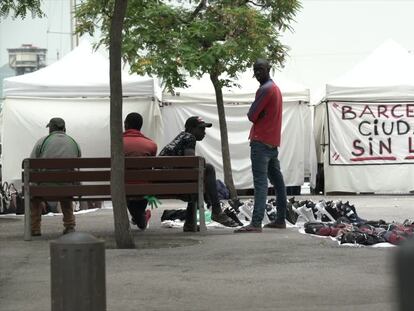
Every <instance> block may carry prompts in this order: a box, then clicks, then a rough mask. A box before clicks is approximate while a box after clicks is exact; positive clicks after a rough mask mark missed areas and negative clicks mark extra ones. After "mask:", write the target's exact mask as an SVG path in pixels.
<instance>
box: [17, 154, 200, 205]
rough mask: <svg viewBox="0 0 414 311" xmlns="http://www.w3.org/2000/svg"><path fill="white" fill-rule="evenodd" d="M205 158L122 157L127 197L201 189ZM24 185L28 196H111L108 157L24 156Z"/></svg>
mask: <svg viewBox="0 0 414 311" xmlns="http://www.w3.org/2000/svg"><path fill="white" fill-rule="evenodd" d="M204 165H205V162H204V159H203V158H202V157H194V156H184V157H183V156H180V157H128V158H125V191H126V194H127V196H129V197H134V196H136V197H139V196H144V195H157V196H159V197H160V198H162V197H172V196H174V195H189V194H197V193H203V184H204V180H203V179H204V177H203V176H204ZM23 169H24V171H23V181H24V183H23V187H24V188H26V187H28V188H29V189H27V190H28V192H26V193H28V194H29V196H30V197H43V198H45V199H50V200H51V199H57V198H62V197H65V196H69V197H76V196H77V197H82V199H88V198H89V199H97V198H99V199H106V198H108V199H110V197H111V189H110V179H111V159H110V158H70V159H62V158H61V159H25V160H24V161H23Z"/></svg>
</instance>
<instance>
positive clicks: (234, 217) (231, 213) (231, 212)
mask: <svg viewBox="0 0 414 311" xmlns="http://www.w3.org/2000/svg"><path fill="white" fill-rule="evenodd" d="M223 212H224V213H225V214H226V215H227V216H229V217H230V218H231V219H232V220H234V222H235V223H237V224H238V225H239V226H243V223H242V222H241V221H240V219H239V218H238V217H237V215H236V213H235V211H234V210H233V208H231V207H230V208H229V207H227V208H225V209H224V211H223Z"/></svg>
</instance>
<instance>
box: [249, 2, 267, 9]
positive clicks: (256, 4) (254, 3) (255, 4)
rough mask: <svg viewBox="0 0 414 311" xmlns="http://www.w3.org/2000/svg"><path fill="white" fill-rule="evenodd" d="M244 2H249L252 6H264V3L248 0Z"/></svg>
mask: <svg viewBox="0 0 414 311" xmlns="http://www.w3.org/2000/svg"><path fill="white" fill-rule="evenodd" d="M246 3H251V4H253V5H254V6H259V7H261V8H264V7H265V5H264V4H258V3H256V2H253V1H249V0H247V1H246Z"/></svg>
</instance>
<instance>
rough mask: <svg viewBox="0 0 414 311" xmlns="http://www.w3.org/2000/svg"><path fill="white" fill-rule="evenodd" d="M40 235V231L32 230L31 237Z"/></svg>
mask: <svg viewBox="0 0 414 311" xmlns="http://www.w3.org/2000/svg"><path fill="white" fill-rule="evenodd" d="M41 235H42V233H41V232H40V230H32V236H41Z"/></svg>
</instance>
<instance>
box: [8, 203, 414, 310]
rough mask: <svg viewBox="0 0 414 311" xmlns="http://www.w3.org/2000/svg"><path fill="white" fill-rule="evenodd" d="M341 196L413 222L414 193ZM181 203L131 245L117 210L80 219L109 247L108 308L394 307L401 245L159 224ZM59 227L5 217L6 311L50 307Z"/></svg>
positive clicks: (377, 214) (371, 214)
mask: <svg viewBox="0 0 414 311" xmlns="http://www.w3.org/2000/svg"><path fill="white" fill-rule="evenodd" d="M308 197H309V198H312V199H313V200H318V199H320V198H321V197H315V196H307V198H308ZM302 198H305V197H304V196H302ZM326 199H330V198H329V197H327V198H326ZM334 199H342V200H345V201H346V200H349V201H350V202H351V203H352V204H354V205H355V206H356V208H357V212H358V213H359V215H360V216H361V217H363V218H367V219H380V218H381V219H384V220H387V221H392V220H395V221H403V220H404V219H406V218H410V219H414V206H413V203H412V202H413V200H412V197H411V196H395V197H394V196H377V197H374V196H350V197H344V196H342V197H334ZM180 207H184V203H183V202H180V201H164V203H163V205H162V208H160V209H158V210H156V211H153V217H152V219H151V225H150V228H149V229H148V230H147V231H145V232H141V231H138V230H135V229H134V230H133V233H134V237H135V240H136V244H137V247H138V248H137V249H133V250H118V249H115V247H114V246H115V242H114V238H113V218H112V211H111V210H108V209H102V210H99V211H97V212H93V213H88V214H83V215H78V216H77V222H78V226H77V229H78V231H85V232H88V233H92V234H93V235H95V236H96V237H98V238H101V239H104V240H105V243H106V280H107V281H106V293H107V310H111V311H118V310H122V311H128V310H131V311H132V310H188V311H193V310H197V311H198V310H200V311H201V310H269V311H270V310H286V311H288V310H289V311H294V310H295V311H299V310H310V311H313V310H315V311H316V310H317V311H352V310H361V311H362V310H363V311H392V310H396V309H397V303H396V302H397V296H396V291H397V284H396V278H395V277H394V269H395V267H394V256H395V253H396V251H398V248H370V247H361V248H350V247H340V246H338V244H337V243H336V242H333V241H331V240H328V239H321V238H315V237H311V236H307V235H303V234H300V233H298V232H297V230H296V229H295V228H290V229H287V230H282V231H280V230H278V231H267V230H266V231H265V232H264V233H262V234H244V235H243V234H238V235H237V234H233V232H232V230H230V229H212V230H209V231H208V233H207V234H206V235H200V234H195V233H183V232H182V231H181V230H180V229H165V228H161V227H160V223H159V218H160V213H161V212H162V209H165V208H180ZM61 230H62V225H61V219H60V217H58V216H56V217H43V236H41V237H38V238H34V239H33V241H31V242H24V241H23V238H22V237H23V217H21V216H7V217H0V310H2V311H29V310H36V311H39V310H42V311H43V310H50V306H51V297H50V255H49V242H50V241H51V240H54V239H57V238H59V237H60V232H61ZM177 246H178V247H177ZM74 286H75V285H74Z"/></svg>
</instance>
